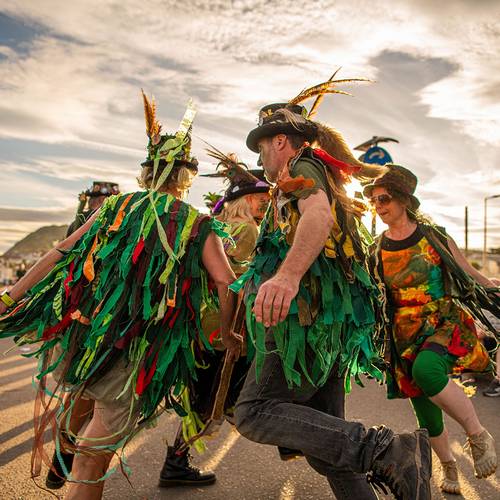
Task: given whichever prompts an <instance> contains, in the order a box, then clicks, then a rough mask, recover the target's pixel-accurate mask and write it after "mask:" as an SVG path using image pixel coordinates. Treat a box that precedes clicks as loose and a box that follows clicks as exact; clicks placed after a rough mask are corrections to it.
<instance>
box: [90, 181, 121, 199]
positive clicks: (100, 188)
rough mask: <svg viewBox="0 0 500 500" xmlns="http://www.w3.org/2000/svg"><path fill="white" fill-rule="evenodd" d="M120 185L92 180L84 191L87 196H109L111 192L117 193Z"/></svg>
mask: <svg viewBox="0 0 500 500" xmlns="http://www.w3.org/2000/svg"><path fill="white" fill-rule="evenodd" d="M119 193H120V187H119V186H118V184H117V183H116V182H103V181H94V182H93V183H92V187H91V188H90V189H87V191H85V194H86V195H87V196H90V197H91V198H95V197H98V196H111V195H113V194H119Z"/></svg>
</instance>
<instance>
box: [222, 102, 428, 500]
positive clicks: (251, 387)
mask: <svg viewBox="0 0 500 500" xmlns="http://www.w3.org/2000/svg"><path fill="white" fill-rule="evenodd" d="M304 94H307V93H306V92H304ZM309 95H310V93H309ZM292 101H293V100H292ZM292 101H289V102H288V103H277V104H270V105H268V106H265V107H264V108H262V109H261V111H260V114H259V125H258V127H256V128H255V129H253V130H252V131H251V132H250V133H249V135H248V138H247V146H248V147H249V148H250V149H251V150H252V151H254V152H258V153H259V154H260V163H261V164H262V165H263V167H264V170H265V172H266V177H267V179H268V180H269V181H270V182H272V183H276V184H277V188H275V190H274V192H273V209H272V210H269V211H268V213H267V217H266V219H265V220H264V222H263V231H262V233H261V237H260V239H259V242H258V244H257V255H256V257H255V260H254V262H253V264H252V268H251V269H250V271H249V272H248V273H247V274H246V275H244V276H243V277H242V278H241V279H240V280H239V281H240V282H239V283H238V282H237V283H236V284H235V285H232V286H231V289H232V290H233V291H238V290H239V289H241V287H242V286H245V296H246V299H247V314H249V315H251V316H250V319H249V320H248V324H249V327H248V328H249V329H251V328H252V325H255V326H254V328H255V329H257V334H256V335H258V331H262V327H264V328H265V337H264V339H262V338H261V339H260V341H259V338H257V341H256V342H261V351H262V350H263V351H264V352H265V353H266V355H265V358H264V359H262V357H261V358H260V361H259V358H258V357H257V358H256V360H255V361H254V364H253V365H252V367H251V369H250V371H249V374H248V377H247V379H246V382H245V385H244V387H243V390H242V392H241V394H240V398H239V400H238V403H237V405H236V410H235V417H236V425H237V428H238V430H239V431H240V433H241V434H243V435H244V436H245V437H247V438H248V439H251V440H253V441H256V442H259V443H264V444H272V445H277V446H281V447H287V448H293V449H296V450H299V451H300V452H302V453H303V454H304V455H305V457H306V459H307V461H308V462H309V464H310V465H311V466H312V467H313V468H314V469H315V470H316V471H317V472H319V473H320V474H322V475H325V476H326V477H327V479H328V481H329V483H330V485H331V487H332V490H333V491H334V493H335V495H336V498H338V499H348V498H349V499H350V498H363V499H370V498H373V499H375V498H377V497H376V495H375V493H374V491H373V489H372V488H371V486H370V485H369V484H368V483H367V481H366V475H367V474H368V476H369V477H370V478H371V481H372V482H374V483H378V484H380V483H384V484H385V485H387V486H389V488H390V489H391V490H392V492H393V493H394V494H395V495H396V497H397V498H400V499H404V500H410V499H411V500H413V499H419V500H427V499H430V486H429V478H430V472H431V452H430V445H429V441H428V437H427V436H426V434H425V431H417V432H416V433H412V434H400V435H397V434H394V433H393V432H392V430H390V429H388V428H387V427H384V426H380V427H373V428H370V429H367V428H365V427H364V426H363V425H362V424H361V423H358V422H348V421H345V420H344V377H345V375H346V371H342V370H341V369H340V368H339V366H340V365H342V364H344V366H345V365H346V364H347V365H348V367H347V376H349V375H350V374H352V373H356V372H353V371H352V369H351V368H352V365H350V364H349V360H350V359H351V358H353V357H354V358H357V363H356V367H358V366H359V365H363V368H364V369H363V370H359V371H358V373H359V372H361V371H368V372H370V370H373V365H371V355H372V354H373V345H371V347H368V351H370V350H372V352H371V353H370V357H369V359H363V356H362V355H361V357H359V356H360V352H359V351H357V352H356V353H354V352H352V351H349V344H350V343H351V342H355V336H354V337H353V336H351V337H347V339H346V337H345V335H346V330H347V329H349V328H351V329H352V330H353V331H356V326H354V327H353V326H352V314H356V311H359V310H360V309H359V308H360V307H361V308H362V307H363V305H366V303H367V302H368V303H370V302H371V300H373V297H369V295H366V291H367V290H368V288H369V285H366V284H367V281H366V280H365V281H364V282H363V284H361V283H359V281H358V285H357V288H356V286H354V287H352V284H353V283H354V284H355V283H356V281H357V280H359V279H360V275H359V274H357V273H356V272H354V270H355V269H357V270H358V272H359V270H360V267H359V266H357V265H356V263H358V264H359V265H362V263H363V262H366V252H365V250H364V248H363V245H362V243H361V242H360V237H359V234H357V229H356V228H357V222H356V220H355V216H354V215H353V214H356V213H357V210H356V204H355V202H354V201H353V200H351V199H350V198H348V197H347V195H346V192H345V189H344V186H343V184H344V183H345V181H346V179H347V177H348V176H349V175H356V176H358V177H363V176H364V177H365V178H366V177H374V176H375V175H377V173H376V172H375V171H370V168H371V167H369V166H368V165H365V164H362V163H360V162H359V161H358V160H356V159H355V158H354V157H353V156H352V153H350V151H349V150H348V148H347V145H346V144H345V141H343V139H342V136H340V134H338V133H337V132H335V131H334V130H333V129H330V128H329V127H327V126H325V125H322V124H320V123H317V122H314V121H312V120H310V119H309V118H308V113H307V111H306V109H305V108H304V107H303V106H299V105H298V104H297V103H294V102H292ZM313 108H314V106H313ZM313 141H314V142H315V144H316V145H319V148H315V147H312V146H311V145H312V144H313ZM313 145H314V144H313ZM285 242H286V244H285ZM278 253H279V257H278V256H277V255H276V254H278ZM320 269H321V270H322V272H321V273H320V275H318V272H319V270H320ZM330 269H335V270H336V271H335V273H332V272H331V271H330ZM332 276H334V278H333V281H332ZM365 276H366V275H365ZM329 280H330V282H329ZM368 282H369V279H368ZM364 285H366V286H368V288H364ZM346 287H347V289H351V290H353V291H356V290H358V291H360V293H361V295H360V296H358V297H357V299H356V297H355V296H354V295H352V293H351V295H350V296H349V295H346V293H345V290H346ZM298 293H299V295H297V294H298ZM372 293H373V292H372ZM330 294H340V297H341V300H340V301H337V302H338V309H339V310H338V311H334V314H335V315H338V314H339V313H340V312H342V309H344V308H345V307H346V303H347V304H349V302H350V303H351V304H354V303H355V302H356V300H358V303H357V306H353V308H352V309H350V313H347V314H344V315H343V318H344V319H343V320H342V321H343V326H342V328H341V329H339V334H338V335H339V336H340V337H341V338H342V339H343V340H341V341H338V340H336V339H335V336H332V337H331V338H330V335H331V333H330V332H331V326H330V327H329V326H328V325H329V323H328V321H327V320H326V317H327V315H328V314H331V313H332V309H331V307H330V308H329V307H327V305H328V303H329V302H328V300H327V299H328V297H331V295H330ZM360 297H362V298H361V301H362V303H363V304H362V303H360V302H359V300H360ZM345 299H347V302H346V301H345ZM347 309H349V307H348V308H347ZM341 317H342V316H341ZM349 317H351V319H349ZM289 318H291V320H290V319H289ZM368 323H369V321H368ZM259 325H260V326H259ZM283 325H288V326H287V327H285V328H290V330H286V329H285V330H284V331H283ZM316 325H317V326H316ZM372 327H373V324H372ZM311 331H312V332H316V333H313V335H312V336H309V334H308V332H311ZM304 332H305V334H304ZM360 333H361V332H358V334H360ZM292 334H293V335H292ZM297 335H299V336H300V339H301V342H304V341H303V340H302V339H304V337H305V339H306V340H305V344H306V345H304V344H303V343H301V344H297V345H298V349H300V350H301V355H299V356H296V358H295V362H293V363H290V359H289V358H290V354H294V353H293V352H291V351H290V349H289V347H288V346H289V345H290V344H291V343H292V342H294V341H295V340H294V339H293V338H292V337H295V338H297ZM363 335H366V332H364V334H363ZM325 336H328V337H329V338H330V342H331V344H334V343H335V342H339V344H340V349H341V355H339V352H338V351H336V352H335V351H322V352H317V350H316V351H315V350H314V349H315V346H314V345H313V344H314V342H318V343H320V342H322V340H323V339H324V338H325ZM365 341H366V343H365V344H364V346H365V348H367V346H370V342H371V339H370V338H369V334H368V337H367V338H365ZM331 344H330V345H328V344H325V347H326V348H330V349H331V347H330V346H331ZM351 349H352V347H351ZM285 350H286V353H287V355H286V356H285V355H284V354H283V353H284V352H285ZM332 356H333V357H334V358H333V359H336V360H337V361H336V365H334V366H332V364H331V362H330V364H329V365H328V359H329V358H331V357H332ZM292 359H293V358H292ZM318 366H322V367H323V368H322V369H320V370H319V372H320V373H319V375H320V377H322V378H318V380H316V379H315V383H312V382H311V379H310V376H311V375H313V376H314V372H316V376H318ZM349 367H351V368H349ZM356 369H359V368H355V370H356ZM256 370H257V371H258V372H259V373H260V375H259V377H258V378H257V375H256ZM344 370H346V369H345V368H344ZM297 381H298V382H297Z"/></svg>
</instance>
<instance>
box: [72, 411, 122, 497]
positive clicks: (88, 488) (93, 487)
mask: <svg viewBox="0 0 500 500" xmlns="http://www.w3.org/2000/svg"><path fill="white" fill-rule="evenodd" d="M109 434H110V431H109V430H108V429H107V428H106V426H105V425H104V423H103V421H102V418H101V413H100V412H99V411H94V415H93V417H92V420H91V421H90V423H89V425H88V426H87V428H86V429H85V432H84V434H83V436H82V437H83V439H82V442H81V443H80V447H82V448H84V447H85V446H92V445H95V441H87V439H95V438H103V437H106V436H108V435H109ZM114 442H116V440H115V441H109V442H107V443H105V442H102V441H100V442H99V444H113V443H114ZM112 457H113V453H112V452H111V451H110V452H109V453H105V454H99V455H85V454H83V453H82V452H79V453H77V454H76V455H75V460H74V462H73V469H72V477H73V478H74V479H75V480H86V481H97V480H98V479H99V478H101V477H102V476H104V474H105V473H106V471H107V470H108V466H109V463H110V461H111V458H112ZM103 489H104V481H100V482H98V483H95V484H85V483H73V482H72V483H70V484H69V488H68V493H67V494H66V499H67V500H100V498H101V497H102V492H103Z"/></svg>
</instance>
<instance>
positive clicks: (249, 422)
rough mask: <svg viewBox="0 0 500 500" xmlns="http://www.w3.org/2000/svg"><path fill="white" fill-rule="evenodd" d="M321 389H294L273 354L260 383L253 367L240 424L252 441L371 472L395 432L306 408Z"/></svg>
mask: <svg viewBox="0 0 500 500" xmlns="http://www.w3.org/2000/svg"><path fill="white" fill-rule="evenodd" d="M267 348H268V349H272V348H273V346H272V345H268V346H267ZM317 391H318V389H317V388H315V387H313V386H311V385H310V384H307V383H306V382H304V383H303V385H302V386H301V387H298V388H293V389H290V388H289V387H288V385H287V382H286V380H285V377H284V374H283V370H282V367H281V360H280V358H279V356H278V355H277V354H275V353H273V354H269V355H267V356H266V359H265V361H264V366H263V369H262V373H261V378H260V380H259V382H257V380H256V378H255V365H252V366H251V367H250V371H249V373H248V376H247V379H246V381H245V385H244V387H243V390H242V391H241V394H240V398H239V400H238V403H237V404H236V411H235V418H236V426H237V428H238V430H239V431H240V433H241V434H243V435H244V436H245V437H247V438H249V439H250V440H252V441H256V442H259V443H264V444H272V445H277V446H283V447H286V448H292V449H298V450H301V451H302V452H303V453H304V454H305V455H307V456H311V457H314V458H316V459H319V460H322V461H323V462H326V463H329V464H335V467H336V468H337V469H339V470H344V471H351V472H352V471H354V472H360V473H361V472H367V471H368V470H370V467H371V464H372V463H373V460H374V459H375V457H376V456H377V455H378V454H380V453H382V452H383V450H384V449H385V448H387V446H388V444H389V443H390V441H391V440H392V437H393V433H392V431H391V430H389V429H387V428H384V427H382V428H371V429H366V428H365V427H364V426H363V425H362V424H361V423H359V422H346V421H345V420H343V419H340V418H338V417H334V416H332V415H328V414H326V413H324V412H322V411H319V410H316V409H315V408H311V407H310V406H306V405H307V404H308V402H310V401H311V400H312V398H313V397H314V395H315V394H316V393H317Z"/></svg>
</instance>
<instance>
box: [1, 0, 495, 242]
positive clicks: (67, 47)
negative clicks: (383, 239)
mask: <svg viewBox="0 0 500 500" xmlns="http://www.w3.org/2000/svg"><path fill="white" fill-rule="evenodd" d="M499 18H500V2H498V1H496V0H476V1H474V2H472V1H467V0H449V1H447V2H435V1H433V0H406V1H400V2H394V1H375V2H374V1H373V0H346V1H329V0H319V1H314V2H313V1H311V2H297V1H296V0H280V1H276V2H274V1H272V0H268V1H265V0H241V1H236V0H235V1H229V0H219V1H217V0H193V1H190V0H184V1H183V2H179V1H168V0H156V1H148V0H144V1H142V2H136V1H133V0H120V1H115V0H75V1H72V2H67V1H56V0H21V1H16V0H0V252H2V251H5V250H6V249H7V248H9V246H11V245H12V244H13V243H14V242H15V241H17V240H18V239H20V238H21V237H22V236H24V235H25V234H26V233H27V232H29V231H32V230H33V229H36V228H37V227H40V226H42V225H45V224H54V223H65V222H68V221H70V220H71V219H72V217H73V215H74V210H75V208H76V204H77V202H76V197H77V193H78V192H79V191H81V190H83V189H85V188H87V187H89V186H90V184H91V181H92V180H93V179H101V180H111V181H116V182H119V183H120V185H121V186H122V189H123V190H133V189H135V186H136V184H135V177H136V175H137V173H138V170H139V167H138V165H139V163H140V161H141V160H142V159H143V158H144V155H145V144H146V136H145V132H144V122H143V114H142V113H143V112H142V103H141V99H140V88H141V87H142V88H144V89H145V91H146V92H148V93H153V94H154V95H155V97H156V99H157V102H158V108H159V118H160V120H161V121H162V123H163V126H164V130H171V131H173V130H175V129H176V128H177V125H178V122H179V121H180V119H181V118H182V115H183V111H184V107H185V104H186V102H187V100H188V98H189V97H192V98H193V99H194V101H195V103H196V105H197V109H198V115H197V119H196V122H195V129H194V133H195V135H196V136H197V137H196V139H195V144H194V149H195V152H196V153H197V155H198V157H199V158H200V160H201V164H202V171H209V170H210V169H211V168H213V165H211V164H210V162H209V161H208V158H207V157H206V155H205V154H204V153H203V143H202V142H201V140H200V138H201V139H205V140H207V141H209V142H210V143H212V144H213V145H215V146H217V147H218V148H220V149H222V150H225V151H228V152H229V151H234V152H236V153H238V154H239V155H240V156H241V157H242V158H243V159H244V160H246V161H248V162H249V164H250V165H253V164H254V163H255V160H256V157H255V155H254V154H252V153H251V152H249V151H248V150H246V148H245V138H246V135H247V133H248V131H249V130H250V129H251V128H252V127H253V126H254V125H255V123H256V120H257V111H258V109H259V108H260V107H261V106H262V105H264V104H266V103H268V102H273V101H280V100H288V99H290V98H292V97H293V96H295V95H296V94H297V93H298V92H299V91H300V90H301V89H302V88H304V87H305V86H309V85H313V84H315V83H319V82H320V81H324V80H326V79H327V78H328V77H329V76H330V74H331V73H332V72H333V70H334V69H335V68H337V67H339V66H342V71H341V73H340V74H339V76H341V77H352V76H365V77H369V78H371V79H373V80H376V83H374V84H370V85H360V86H357V87H356V88H351V89H349V88H345V90H350V91H351V92H353V93H354V94H355V97H347V96H333V97H327V98H326V99H325V101H324V103H323V105H322V107H321V109H320V112H319V114H318V119H320V120H322V121H325V122H328V123H329V124H331V125H333V126H334V127H335V128H337V129H338V130H340V131H341V132H342V133H343V135H344V136H345V138H346V140H347V141H348V143H349V144H350V145H351V146H355V145H357V144H358V143H360V142H363V141H365V140H367V139H368V138H370V137H371V136H372V135H390V136H393V137H397V138H398V139H399V141H400V143H399V144H397V145H394V146H391V147H390V148H389V149H390V152H391V154H392V156H393V158H394V160H395V162H397V163H400V164H403V165H405V166H406V167H408V168H411V169H412V170H413V171H414V172H415V173H416V174H417V176H418V177H419V179H420V184H419V187H418V191H417V194H418V195H419V196H420V198H421V199H422V206H423V209H424V211H426V212H427V213H429V214H430V215H432V216H433V218H434V219H435V221H436V222H438V223H440V224H443V225H445V226H447V228H448V230H449V231H450V232H451V233H452V235H453V236H454V237H455V238H456V240H457V241H458V243H459V244H463V241H464V236H463V232H464V231H463V214H464V207H465V206H466V205H468V206H469V213H470V226H471V234H470V242H471V246H475V247H478V248H479V247H481V246H482V217H483V208H482V207H483V199H484V197H485V196H491V195H495V194H500V78H499V76H498V75H500V58H499V57H498V54H499V53H500V24H499V23H498V19H499ZM220 187H221V186H220V185H218V184H217V182H215V181H207V180H206V179H205V180H203V179H198V180H197V181H196V183H195V185H194V186H193V188H192V190H191V193H190V197H189V200H190V201H191V202H192V203H193V204H194V205H196V206H202V201H201V196H202V193H203V192H206V191H208V190H218V189H220ZM489 207H490V210H489V231H490V239H489V246H500V220H499V216H500V199H497V200H491V201H490V202H489Z"/></svg>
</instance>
